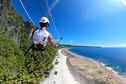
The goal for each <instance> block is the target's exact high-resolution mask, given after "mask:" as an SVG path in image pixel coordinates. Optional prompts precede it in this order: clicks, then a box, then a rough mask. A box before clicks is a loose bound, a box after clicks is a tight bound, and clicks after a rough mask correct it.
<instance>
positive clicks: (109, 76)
mask: <svg viewBox="0 0 126 84" xmlns="http://www.w3.org/2000/svg"><path fill="white" fill-rule="evenodd" d="M57 61H58V64H55V63H56V62H57ZM53 64H54V65H55V67H54V68H53V70H52V71H51V73H50V76H49V78H46V79H44V80H42V81H41V84H126V79H125V78H123V77H122V76H120V75H118V74H117V73H116V72H115V71H113V70H112V69H111V68H109V67H108V68H106V67H105V66H104V64H102V63H100V62H98V61H94V60H92V59H89V58H86V57H82V56H80V55H77V54H75V53H72V52H70V51H68V49H60V50H59V51H58V55H57V57H56V58H55V60H54V62H53ZM55 72H57V74H55Z"/></svg>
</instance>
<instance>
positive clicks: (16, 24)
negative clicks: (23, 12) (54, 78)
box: [0, 0, 57, 84]
mask: <svg viewBox="0 0 126 84" xmlns="http://www.w3.org/2000/svg"><path fill="white" fill-rule="evenodd" d="M3 1H5V2H6V3H4V6H5V7H4V8H3V9H2V11H1V15H0V20H1V23H0V84H36V83H38V82H39V81H40V79H43V78H45V74H44V73H45V72H46V71H47V70H50V69H51V68H53V65H52V61H53V59H54V58H55V56H56V53H57V49H55V48H52V47H49V46H48V48H47V49H46V50H45V51H44V52H40V51H36V53H35V55H34V56H33V55H32V52H31V51H29V52H28V54H27V55H26V56H24V52H25V51H26V50H27V49H28V47H29V46H30V45H31V44H32V41H31V40H30V39H29V38H28V37H29V36H28V34H27V33H26V32H25V26H24V25H25V24H24V22H23V18H22V17H21V16H20V15H19V14H18V13H17V12H16V11H15V9H14V8H13V7H11V6H8V4H9V2H10V0H0V3H2V2H3ZM27 28H29V27H27Z"/></svg>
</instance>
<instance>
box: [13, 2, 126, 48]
mask: <svg viewBox="0 0 126 84" xmlns="http://www.w3.org/2000/svg"><path fill="white" fill-rule="evenodd" d="M38 1H39V2H40V5H41V7H42V10H43V12H44V14H45V16H48V10H47V8H46V3H45V1H46V0H38ZM22 2H23V4H24V6H25V8H26V9H27V11H28V13H29V15H30V17H31V18H32V20H33V22H34V24H35V25H36V26H39V24H38V22H39V19H40V18H41V17H42V16H43V15H42V12H41V9H40V6H39V4H38V2H37V0H22ZM48 2H49V6H50V8H51V13H52V17H53V19H54V22H55V24H56V27H57V30H58V32H59V34H60V36H61V37H63V40H62V42H61V43H64V44H73V45H90V46H117V47H118V46H126V1H125V0H48ZM12 5H13V6H14V7H15V9H16V10H17V11H18V12H19V13H20V14H21V15H22V16H23V17H24V19H25V20H28V19H29V18H28V16H27V15H26V13H25V11H24V10H23V8H22V6H21V4H20V3H19V0H12ZM48 30H49V32H50V33H51V34H52V36H53V38H54V40H55V41H56V40H57V39H58V38H59V37H58V35H57V33H56V30H55V28H54V26H53V25H52V22H51V25H50V27H49V28H48Z"/></svg>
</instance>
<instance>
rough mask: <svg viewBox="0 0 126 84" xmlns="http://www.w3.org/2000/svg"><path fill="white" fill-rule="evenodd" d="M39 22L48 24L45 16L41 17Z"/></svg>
mask: <svg viewBox="0 0 126 84" xmlns="http://www.w3.org/2000/svg"><path fill="white" fill-rule="evenodd" d="M39 23H48V24H49V20H48V18H47V17H42V18H41V19H40V21H39Z"/></svg>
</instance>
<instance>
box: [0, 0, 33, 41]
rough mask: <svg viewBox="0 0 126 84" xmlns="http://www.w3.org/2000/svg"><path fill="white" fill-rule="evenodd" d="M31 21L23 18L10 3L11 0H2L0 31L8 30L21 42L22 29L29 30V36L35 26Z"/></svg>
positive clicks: (0, 2) (0, 1)
mask: <svg viewBox="0 0 126 84" xmlns="http://www.w3.org/2000/svg"><path fill="white" fill-rule="evenodd" d="M33 27H34V26H33V24H32V23H31V22H29V21H28V22H24V20H23V18H22V17H21V16H20V15H19V14H18V13H17V12H16V10H15V9H14V8H13V7H12V5H11V4H10V0H0V31H1V32H2V31H6V32H8V33H9V35H10V36H11V37H12V38H13V39H15V40H16V41H17V42H18V43H20V40H21V37H20V33H21V30H23V31H24V30H25V31H27V32H26V34H27V35H28V36H29V34H30V33H29V32H31V30H32V28H33Z"/></svg>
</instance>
